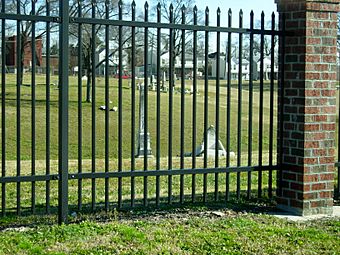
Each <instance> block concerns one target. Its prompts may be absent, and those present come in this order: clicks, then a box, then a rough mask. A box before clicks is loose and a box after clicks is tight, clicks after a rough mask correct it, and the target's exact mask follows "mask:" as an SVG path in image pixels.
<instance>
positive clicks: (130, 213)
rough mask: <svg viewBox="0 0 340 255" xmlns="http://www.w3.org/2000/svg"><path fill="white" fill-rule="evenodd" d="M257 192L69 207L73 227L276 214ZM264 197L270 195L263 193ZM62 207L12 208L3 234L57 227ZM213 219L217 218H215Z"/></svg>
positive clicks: (2, 222) (0, 226) (2, 220)
mask: <svg viewBox="0 0 340 255" xmlns="http://www.w3.org/2000/svg"><path fill="white" fill-rule="evenodd" d="M254 194H257V190H252V195H253V197H251V199H247V197H246V192H245V191H243V192H241V197H240V199H237V197H236V194H230V199H229V201H226V199H225V193H223V192H219V198H220V199H219V200H218V201H214V193H208V194H207V202H203V198H202V196H197V199H196V200H195V202H194V203H193V202H191V196H190V195H186V196H185V197H184V202H183V203H180V202H179V196H173V201H174V202H173V203H172V204H168V203H167V202H168V199H167V197H161V198H160V204H159V206H157V205H156V200H155V199H154V198H150V199H148V206H144V205H143V199H135V206H134V207H131V205H130V203H131V200H124V201H123V203H122V204H123V205H122V207H121V208H119V209H118V208H117V204H116V203H110V204H109V210H107V211H106V209H105V204H104V203H97V204H96V208H95V209H94V210H92V207H91V204H90V203H89V204H84V205H83V206H82V208H81V210H78V207H77V205H69V219H68V220H69V223H70V224H72V223H79V222H82V221H84V220H91V221H96V222H108V221H117V220H152V219H157V220H161V219H162V218H176V219H177V218H179V219H180V218H183V217H188V216H193V217H195V216H197V217H199V216H202V215H204V216H207V215H212V212H213V211H229V214H232V215H235V214H238V213H266V212H269V211H274V210H275V198H271V199H270V198H269V197H267V196H266V197H263V198H256V197H254ZM263 194H268V191H267V190H265V189H263ZM57 213H58V207H57V206H53V207H51V208H50V213H49V214H47V213H46V207H45V205H43V204H40V205H36V212H35V214H32V211H31V208H30V207H22V208H21V214H20V215H19V216H18V215H17V214H16V208H8V211H7V212H6V216H4V217H0V231H4V230H6V229H8V228H23V227H24V228H34V227H37V226H43V225H54V224H57V222H58V216H57ZM212 217H216V215H215V216H213V215H212Z"/></svg>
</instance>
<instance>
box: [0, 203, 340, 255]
mask: <svg viewBox="0 0 340 255" xmlns="http://www.w3.org/2000/svg"><path fill="white" fill-rule="evenodd" d="M216 212H218V216H217V213H216ZM94 217H95V218H94ZM13 220H15V219H13ZM26 220H27V219H26ZM34 220H36V219H35V218H31V219H28V220H27V222H26V225H25V224H24V225H23V226H20V225H11V223H9V222H8V221H9V220H8V219H7V222H5V220H4V219H2V220H1V219H0V222H1V223H2V225H3V226H5V228H4V227H3V228H2V229H1V230H0V254H338V253H339V250H340V242H339V239H340V221H339V219H338V218H333V219H324V220H318V221H311V222H304V223H293V222H287V221H286V220H281V219H276V218H274V217H273V216H268V215H265V214H261V213H260V214H258V213H252V212H249V211H247V210H240V208H239V209H236V210H232V209H228V208H227V209H226V208H224V209H221V208H215V209H214V208H210V207H195V208H190V207H181V208H177V209H165V210H159V211H156V212H152V213H150V212H139V213H129V212H125V213H118V212H113V213H111V214H103V215H101V214H97V215H95V216H86V215H79V216H77V217H76V218H74V219H73V222H75V223H76V224H69V225H62V226H57V225H50V224H49V221H50V220H51V218H48V217H45V218H39V220H40V221H38V222H40V223H37V224H33V225H29V224H27V223H29V222H30V221H34ZM35 222H37V221H35Z"/></svg>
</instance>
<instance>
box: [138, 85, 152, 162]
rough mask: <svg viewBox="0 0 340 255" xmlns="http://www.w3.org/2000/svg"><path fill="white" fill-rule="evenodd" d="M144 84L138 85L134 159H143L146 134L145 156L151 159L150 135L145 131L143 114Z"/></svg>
mask: <svg viewBox="0 0 340 255" xmlns="http://www.w3.org/2000/svg"><path fill="white" fill-rule="evenodd" d="M144 93H145V89H144V84H141V85H139V132H138V137H137V140H138V145H137V155H136V157H138V158H142V157H144V134H145V132H147V156H148V157H152V152H151V143H150V133H149V132H148V130H145V117H144V116H145V114H144V96H145V95H144Z"/></svg>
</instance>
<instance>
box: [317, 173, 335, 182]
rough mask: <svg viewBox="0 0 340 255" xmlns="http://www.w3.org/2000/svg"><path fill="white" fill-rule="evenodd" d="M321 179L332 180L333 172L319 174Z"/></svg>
mask: <svg viewBox="0 0 340 255" xmlns="http://www.w3.org/2000/svg"><path fill="white" fill-rule="evenodd" d="M320 180H321V181H332V180H334V174H333V173H332V174H320Z"/></svg>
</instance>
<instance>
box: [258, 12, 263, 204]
mask: <svg viewBox="0 0 340 255" xmlns="http://www.w3.org/2000/svg"><path fill="white" fill-rule="evenodd" d="M261 30H264V12H262V13H261ZM263 84H264V34H261V44H260V96H259V101H260V105H259V108H260V109H259V148H258V150H259V152H258V153H259V156H258V164H259V165H260V166H262V163H263V162H262V161H263V155H262V154H263ZM257 183H258V188H257V191H258V197H259V198H260V197H261V196H262V172H261V171H260V172H259V174H258V182H257Z"/></svg>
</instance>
